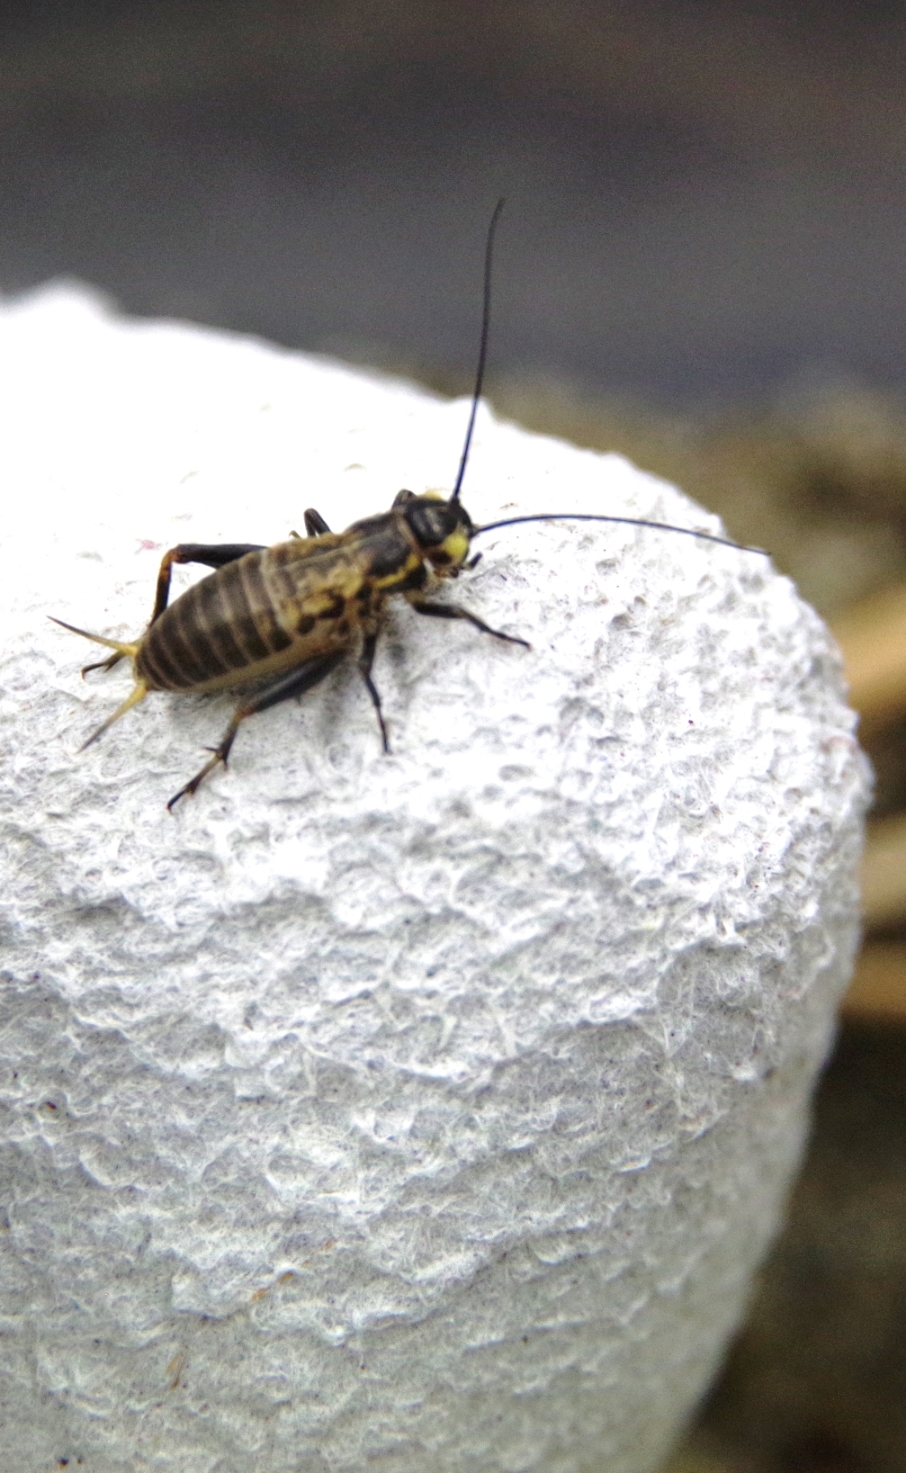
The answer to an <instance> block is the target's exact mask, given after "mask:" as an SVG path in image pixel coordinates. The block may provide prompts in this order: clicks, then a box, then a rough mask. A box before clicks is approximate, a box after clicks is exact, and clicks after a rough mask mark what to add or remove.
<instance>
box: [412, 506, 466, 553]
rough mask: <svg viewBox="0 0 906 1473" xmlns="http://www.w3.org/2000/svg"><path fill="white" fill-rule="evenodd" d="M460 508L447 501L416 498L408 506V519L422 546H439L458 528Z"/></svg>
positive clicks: (414, 534)
mask: <svg viewBox="0 0 906 1473" xmlns="http://www.w3.org/2000/svg"><path fill="white" fill-rule="evenodd" d="M458 520H459V512H458V508H456V507H451V506H450V505H449V504H448V503H447V502H445V501H423V500H422V499H421V498H418V497H417V498H415V499H414V500H413V501H412V502H411V503H409V504H407V506H406V521H407V522H408V523H409V526H410V528H411V529H412V534H413V536H414V537H415V539H416V541H417V542H418V543H419V545H420V546H421V547H437V546H438V545H439V544H440V543H441V542H443V540H444V538H445V537H448V536H449V535H450V533H451V532H453V531H454V530H455V528H456V524H457V522H458Z"/></svg>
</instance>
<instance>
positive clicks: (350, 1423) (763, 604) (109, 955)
mask: <svg viewBox="0 0 906 1473" xmlns="http://www.w3.org/2000/svg"><path fill="white" fill-rule="evenodd" d="M0 335H2V354H0V361H2V374H3V381H2V391H0V392H2V415H3V431H2V459H3V477H2V483H3V485H4V487H5V511H4V528H5V533H6V536H5V539H4V541H5V545H4V564H3V584H4V592H5V595H6V597H5V598H4V605H5V609H6V612H5V616H4V622H3V630H2V640H0V653H2V666H3V669H2V680H3V692H2V706H0V742H2V769H0V786H2V791H0V844H2V856H3V873H4V884H3V892H2V900H0V904H2V924H3V952H2V965H3V967H4V969H5V970H4V975H3V984H2V993H0V1001H2V1013H3V1016H2V1020H0V1102H2V1120H3V1142H2V1146H0V1150H2V1165H0V1187H2V1192H0V1195H2V1200H3V1204H4V1210H5V1212H6V1214H7V1217H8V1222H7V1223H6V1225H5V1230H4V1231H3V1232H2V1235H0V1255H2V1257H0V1288H2V1303H0V1315H2V1319H0V1327H2V1340H0V1370H2V1387H0V1397H2V1417H0V1464H2V1466H3V1467H7V1468H10V1469H13V1468H14V1469H15V1470H16V1473H44V1470H46V1469H50V1468H53V1467H55V1466H57V1461H58V1460H62V1459H63V1458H68V1459H69V1460H70V1465H71V1466H75V1465H76V1464H77V1462H78V1460H79V1459H81V1466H82V1467H84V1468H86V1469H89V1470H91V1473H112V1470H133V1469H142V1468H148V1469H160V1470H167V1473H171V1470H180V1473H182V1470H185V1473H328V1470H329V1473H346V1470H350V1473H351V1470H356V1473H360V1470H363V1469H366V1468H369V1469H370V1468H375V1469H380V1470H382V1473H410V1470H411V1473H415V1470H418V1473H425V1470H427V1469H430V1470H431V1473H454V1470H456V1473H461V1470H469V1473H498V1470H499V1473H503V1470H506V1473H517V1470H520V1473H521V1470H538V1473H576V1470H605V1469H606V1470H607V1473H642V1470H645V1469H649V1468H651V1467H653V1466H654V1465H655V1464H656V1462H657V1461H658V1459H659V1457H660V1456H661V1455H662V1453H663V1451H664V1449H665V1447H666V1445H667V1444H668V1442H669V1439H670V1437H671V1435H672V1434H673V1432H674V1431H675V1428H676V1425H677V1423H678V1420H679V1419H680V1418H681V1417H682V1416H683V1415H684V1414H685V1413H687V1411H688V1409H689V1407H690V1405H691V1403H692V1401H693V1400H694V1398H695V1396H696V1395H697V1394H698V1393H699V1391H700V1390H701V1388H702V1386H703V1384H704V1382H705V1380H706V1378H707V1376H708V1374H709V1372H710V1370H711V1368H712V1367H713V1365H714V1362H715V1358H716V1356H717V1354H718V1353H719V1350H720V1348H721V1347H722V1345H723V1343H724V1342H725V1339H726V1336H727V1334H728V1333H729V1331H730V1329H731V1328H732V1326H733V1324H734V1321H735V1319H736V1317H737V1315H738V1312H739V1310H740V1306H741V1304H742V1303H743V1300H744V1295H745V1289H746V1283H747V1280H748V1277H749V1275H750V1273H751V1270H752V1267H753V1266H754V1264H755V1263H756V1261H757V1259H758V1257H759V1255H760V1254H761V1252H762V1250H763V1248H764V1245H765V1243H766V1242H767V1240H768V1239H769V1236H770V1234H771V1232H772V1230H773V1229H774V1227H775V1226H776V1223H777V1220H778V1213H779V1210H780V1204H781V1202H782V1196H783V1191H784V1188H785V1185H786V1183H787V1181H788V1178H789V1175H790V1172H791V1170H792V1168H793V1165H794V1163H795V1161H796V1158H797V1154H798V1152H799V1149H800V1143H801V1139H802V1132H803V1127H804V1122H805V1118H806V1103H807V1096H808V1091H809V1086H810V1084H811V1081H812V1079H813V1076H814V1073H815V1070H816V1068H817V1067H818V1065H819V1062H820V1060H821V1058H822V1056H823V1054H824V1052H825V1049H826V1045H827V1040H828V1036H829V1030H830V1027H831V1019H832V1013H833V1007H834V1003H835V1000H836V998H837V996H838V994H839V992H840V990H841V988H842V987H843V985H844V982H845V979H846V976H847V972H848V968H849V965H850V960H851V952H852V947H853V939H854V929H855V916H856V894H855V884H854V874H855V869H856V862H857V852H858V844H859V828H860V816H861V809H862V805H863V801H864V790H865V776H864V770H863V767H862V765H861V762H860V759H859V757H858V753H857V749H856V746H855V743H854V740H853V736H852V722H851V717H850V714H849V713H848V711H847V710H846V707H845V704H844V701H843V698H842V695H841V683H840V673H839V666H838V662H837V658H836V656H835V654H834V653H833V651H832V649H831V647H830V646H829V641H828V637H827V635H826V632H825V630H824V628H823V627H822V625H821V624H820V622H819V620H818V619H817V618H816V616H815V615H814V614H813V613H812V612H811V611H810V610H809V609H808V608H806V607H804V606H803V605H802V604H801V602H799V600H798V599H797V596H796V594H795V592H794V590H793V588H792V587H791V585H790V584H789V582H787V581H786V580H785V579H784V578H781V577H778V576H776V575H775V574H774V573H773V572H772V571H771V568H770V565H769V564H768V563H767V562H766V560H764V559H762V558H760V557H754V556H747V555H746V554H744V553H741V552H735V551H731V550H729V549H726V548H721V547H716V546H713V545H709V544H707V543H701V542H694V541H692V540H690V539H688V538H682V537H672V536H669V535H665V534H660V533H656V532H645V531H640V530H637V529H632V528H621V527H607V526H591V527H581V526H576V525H572V526H570V525H569V524H559V525H547V526H529V527H525V528H521V529H515V528H514V529H509V530H507V531H506V532H501V533H499V534H494V535H492V536H489V537H487V538H485V539H483V540H482V544H481V545H482V546H483V551H484V554H485V557H484V561H483V562H482V564H481V566H480V567H479V568H478V569H477V570H476V571H475V572H474V573H473V574H471V575H467V576H466V577H464V578H462V579H461V580H460V582H459V585H458V587H457V589H456V593H457V596H458V597H459V598H461V599H462V601H463V602H467V603H468V604H469V605H470V606H471V607H472V608H474V609H475V610H476V611H478V612H480V613H481V614H482V615H483V616H484V617H485V618H487V619H488V620H489V621H490V622H491V623H492V624H499V625H502V626H503V627H504V628H506V629H508V630H510V631H513V632H517V631H518V632H519V633H522V634H524V635H526V636H527V637H528V638H529V639H530V640H531V642H532V646H533V648H532V650H531V651H530V652H528V651H525V650H523V649H520V648H517V647H509V646H501V645H498V644H496V643H495V642H494V641H492V640H488V639H485V638H483V637H482V636H481V635H480V634H478V633H477V632H476V631H474V630H472V629H470V628H469V627H467V626H460V625H446V624H437V623H435V622H434V621H430V620H425V619H419V618H417V616H415V615H414V614H413V613H412V612H411V611H409V610H408V609H406V608H405V607H401V608H394V610H393V612H392V614H391V615H390V617H389V618H388V628H387V634H386V637H385V639H384V642H383V645H382V647H381V649H380V652H379V657H378V661H377V666H376V676H377V680H378V682H379V684H380V687H381V689H382V691H383V694H384V698H385V702H386V711H387V717H388V722H389V725H390V729H391V737H392V742H393V746H394V751H393V755H392V756H390V757H385V756H384V755H382V752H381V749H380V744H379V740H378V736H377V731H376V727H375V723H374V718H373V713H372V711H371V708H370V705H369V702H368V700H367V696H366V694H365V692H364V690H363V689H362V687H361V685H360V682H359V680H358V678H357V676H356V674H355V671H354V669H349V670H345V669H344V670H341V671H340V672H338V673H336V674H335V675H334V676H333V677H332V678H331V679H330V680H329V681H328V682H327V683H325V685H324V686H323V687H321V688H320V689H319V690H317V691H316V692H313V693H312V694H311V695H310V696H308V697H306V699H305V701H304V702H303V703H302V705H301V706H297V705H296V704H295V703H292V704H290V705H287V706H284V707H280V708H278V709H276V710H274V711H271V712H269V713H267V714H265V715H262V716H260V717H257V718H255V719H254V720H252V721H250V722H249V723H248V724H247V726H246V727H244V729H243V731H242V732H241V734H240V738H239V740H238V741H237V745H236V748H235V752H234V759H233V761H232V764H231V767H230V771H229V772H228V773H226V774H223V773H221V774H218V775H216V776H215V777H214V778H213V779H212V780H211V781H210V782H209V783H208V785H207V786H206V787H205V788H203V789H202V790H201V791H200V793H199V794H198V796H197V797H196V798H195V799H194V800H192V801H190V802H186V803H184V804H183V805H182V806H181V807H180V808H179V809H178V810H177V812H176V814H175V816H173V817H171V816H170V815H169V814H168V813H167V812H166V809H165V807H164V803H165V800H166V799H167V798H168V797H169V796H170V794H171V793H172V792H173V791H174V790H175V788H176V787H178V786H179V785H180V784H181V783H182V782H183V781H184V779H185V778H186V777H187V776H188V775H190V774H191V772H193V771H194V770H195V768H196V766H197V765H198V762H199V748H200V747H201V746H202V745H204V744H205V743H206V742H211V741H213V740H215V739H216V738H217V737H218V736H219V735H220V732H221V729H222V727H223V726H224V725H225V723H226V720H227V717H228V713H229V709H230V702H229V701H228V700H227V699H226V698H223V699H221V698H217V699H208V700H204V701H202V700H200V699H188V698H182V699H179V698H174V697H168V696H156V697H154V698H150V699H149V700H148V701H147V702H146V703H145V704H144V706H142V707H140V708H139V709H138V710H137V711H136V712H134V713H131V714H130V715H129V716H128V717H127V718H126V719H125V720H124V721H123V722H122V723H121V724H120V725H119V726H117V727H115V728H114V729H113V730H112V731H111V732H110V733H109V735H108V736H107V737H106V738H105V739H104V741H103V742H102V743H100V744H99V745H98V746H97V747H94V748H92V749H91V750H90V751H88V752H86V753H85V754H84V755H82V756H76V755H75V749H76V748H77V746H78V745H79V743H80V742H81V741H82V740H83V739H84V737H85V736H86V735H87V733H88V732H89V731H91V730H92V728H93V727H94V726H95V725H96V724H97V723H98V722H99V721H100V720H101V719H103V717H104V716H105V715H106V714H107V713H108V712H109V711H110V710H111V709H112V708H113V705H114V704H115V702H116V701H118V700H119V699H121V697H122V695H123V694H124V693H125V691H126V690H127V689H128V677H127V676H126V675H125V674H124V673H122V672H121V671H117V672H115V673H114V674H112V675H109V676H107V677H101V678H98V677H97V676H95V677H94V678H93V683H92V681H91V679H89V681H86V682H83V681H81V680H80V679H79V674H78V671H79V666H80V664H81V663H82V662H83V661H84V660H85V659H86V658H87V659H90V658H92V657H93V655H92V649H91V646H88V645H83V644H82V643H80V642H79V641H78V640H77V639H75V638H74V637H73V636H71V635H68V634H66V633H64V632H63V631H62V630H60V629H58V628H57V627H56V626H54V625H52V624H51V623H49V622H48V620H47V619H46V617H45V615H46V614H47V613H54V614H56V615H59V616H60V617H62V618H64V619H67V620H70V621H71V622H73V623H77V624H82V625H84V626H86V627H90V628H95V629H98V630H100V631H102V632H106V633H113V634H116V635H118V636H122V637H130V636H133V635H135V634H136V633H137V632H138V631H139V630H140V629H141V628H142V626H143V624H144V621H145V619H146V617H147V614H148V612H149V609H150V604H151V598H152V589H153V581H154V577H155V573H156V567H157V562H158V560H159V557H160V555H161V552H162V551H163V550H164V549H165V548H166V547H167V546H169V545H171V544H172V543H174V542H177V541H186V540H198V541H210V542H216V541H221V540H223V541H236V540H249V541H260V542H269V541H276V540H280V539H282V538H283V537H285V536H286V534H287V533H288V531H289V529H290V528H292V527H297V526H299V524H300V522H301V518H302V512H303V509H304V508H305V507H306V506H308V505H314V506H315V507H317V508H318V509H319V510H320V511H321V512H322V513H323V514H324V515H325V516H326V517H327V519H328V521H329V522H330V523H331V525H332V526H335V527H342V526H344V525H346V524H347V523H348V522H349V521H351V520H352V519H353V518H354V517H356V516H360V515H362V514H366V513H368V512H372V511H377V510H382V509H384V508H385V507H387V506H388V505H389V503H390V501H391V499H392V497H393V495H394V493H395V492H396V491H397V490H398V489H399V487H400V486H404V485H405V486H408V487H410V488H412V489H414V490H416V491H421V490H424V489H426V488H430V487H442V486H444V485H446V486H449V484H450V479H451V477H452V475H453V472H454V470H455V466H456V462H457V457H458V452H459V446H460V442H461V437H462V433H463V429H464V425H465V419H466V406H465V404H463V403H457V404H447V403H443V402H439V401H437V400H434V399H432V398H431V397H429V396H427V395H425V394H424V393H422V392H420V391H417V390H416V389H414V388H412V387H410V386H408V385H405V384H398V383H393V382H390V381H387V380H383V379H377V378H374V377H369V376H366V375H362V374H356V373H352V372H350V371H347V370H346V369H343V368H341V367H338V366H336V365H334V364H331V363H327V362H321V361H315V360H311V359H306V358H302V357H299V356H293V355H290V354H287V353H283V352H280V351H277V350H274V349H272V348H269V347H267V346H265V345H262V344H259V343H256V342H253V341H246V340H241V339H236V338H229V337H226V336H223V335H219V334H215V333H213V332H205V331H201V330H199V329H195V328H188V327H183V326H178V325H172V324H160V323H138V322H128V321H123V320H118V319H116V318H114V317H111V316H109V315H107V314H106V312H105V311H104V310H103V308H102V306H101V305H99V304H98V303H97V301H96V300H95V299H92V298H90V297H89V296H86V295H84V294H79V293H78V292H77V291H75V290H64V289H60V288H58V289H55V290H50V291H48V292H45V293H43V294H40V295H38V296H36V297H33V298H31V299H29V300H26V301H24V302H20V303H18V304H16V303H13V304H8V305H7V306H6V308H5V309H4V311H3V313H2V315H0ZM464 500H465V503H466V505H467V506H468V507H469V509H470V511H471V512H472V515H473V517H475V518H476V519H479V520H488V519H490V518H491V517H492V516H494V515H497V514H499V513H501V511H505V510H510V509H517V508H518V509H525V510H554V509H560V510H578V511H589V510H598V511H611V512H615V513H618V514H619V513H622V514H629V515H642V516H646V517H652V516H654V517H659V518H667V519H669V520H673V521H678V522H681V523H685V524H690V525H696V526H700V527H709V526H710V527H712V528H713V527H714V525H715V524H714V522H713V520H712V519H710V518H708V517H707V516H706V515H705V514H704V513H702V512H701V511H700V510H699V509H697V508H695V507H694V506H692V504H691V503H689V502H688V501H686V500H685V499H684V498H682V497H681V496H680V495H679V493H677V492H676V491H674V490H673V489H671V488H670V487H668V486H665V485H664V484H663V483H660V482H658V481H656V480H654V479H653V478H651V477H650V476H646V475H643V474H642V473H640V472H639V471H637V470H635V469H633V468H632V467H631V466H629V465H628V464H626V463H625V462H624V461H622V460H620V459H618V458H615V457H609V456H600V455H594V454H591V453H587V452H582V451H579V450H576V449H574V448H572V447H570V446H568V445H565V444H561V443H558V442H556V441H554V440H550V439H542V438H539V437H537V436H532V435H529V434H526V433H525V432H523V431H521V430H519V429H517V428H514V427H512V426H507V425H501V424H496V423H494V422H493V420H492V418H491V417H490V415H489V414H487V413H486V412H483V413H482V415H481V417H480V421H479V431H478V434H477V438H476V443H475V446H474V450H473V458H472V463H471V466H470V470H469V474H468V478H467V482H466V488H465V494H464ZM476 545H479V544H476ZM186 576H188V575H186Z"/></svg>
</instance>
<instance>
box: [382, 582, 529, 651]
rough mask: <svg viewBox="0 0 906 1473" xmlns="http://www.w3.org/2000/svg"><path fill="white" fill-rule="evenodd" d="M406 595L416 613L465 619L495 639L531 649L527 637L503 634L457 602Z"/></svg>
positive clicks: (432, 616)
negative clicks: (432, 600)
mask: <svg viewBox="0 0 906 1473" xmlns="http://www.w3.org/2000/svg"><path fill="white" fill-rule="evenodd" d="M406 596H407V598H408V600H409V603H410V604H411V605H412V607H413V608H414V610H415V612H416V613H417V614H427V615H428V616H429V617H430V618H432V619H466V620H468V622H469V623H470V624H474V625H475V628H476V629H480V630H481V632H482V634H493V636H494V638H495V639H504V640H506V642H507V644H521V645H522V646H523V647H524V648H525V649H527V650H530V649H531V645H530V644H529V642H528V640H527V639H520V638H519V636H518V635H516V634H504V633H503V632H502V630H500V629H492V628H491V626H490V624H486V623H485V622H484V620H483V619H479V617H478V615H477V614H472V613H470V612H469V610H468V609H463V608H461V607H460V606H459V604H432V603H429V602H428V600H427V599H423V598H413V596H412V595H411V594H407V595H406Z"/></svg>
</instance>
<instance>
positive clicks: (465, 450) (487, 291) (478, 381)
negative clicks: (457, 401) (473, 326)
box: [450, 199, 504, 501]
mask: <svg viewBox="0 0 906 1473" xmlns="http://www.w3.org/2000/svg"><path fill="white" fill-rule="evenodd" d="M503 203H504V202H503V200H502V199H499V200H498V201H497V204H496V206H495V207H494V213H493V215H492V216H491V223H490V225H489V226H488V240H487V244H486V246H485V248H484V307H483V309H482V314H481V347H480V348H479V350H478V372H477V374H476V375H475V392H474V393H473V395H472V412H471V414H470V415H469V428H468V429H467V430H466V441H465V444H464V445H463V447H462V459H461V460H460V462H459V471H458V473H457V476H456V485H455V486H454V487H453V495H452V496H451V497H450V500H451V501H458V500H459V493H460V491H461V490H462V478H463V476H464V475H465V473H466V461H467V460H468V458H469V446H470V445H471V443H472V431H473V430H474V428H475V416H476V415H477V413H478V401H479V400H480V398H481V386H482V383H483V382H484V366H485V363H486V361H487V356H488V333H489V332H490V329H491V263H492V261H493V257H494V232H495V230H496V229H497V221H498V220H499V219H500V212H501V210H502V209H503Z"/></svg>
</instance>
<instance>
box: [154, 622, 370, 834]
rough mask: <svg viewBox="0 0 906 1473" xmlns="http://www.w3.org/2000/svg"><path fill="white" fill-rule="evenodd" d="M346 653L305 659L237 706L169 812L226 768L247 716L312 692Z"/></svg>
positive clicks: (172, 803) (170, 804)
mask: <svg viewBox="0 0 906 1473" xmlns="http://www.w3.org/2000/svg"><path fill="white" fill-rule="evenodd" d="M345 654H346V651H345V650H333V651H332V652H331V653H330V654H329V655H317V656H315V657H314V658H313V659H311V660H306V661H305V663H304V664H302V665H298V666H297V667H296V669H295V670H291V671H290V673H289V674H288V675H284V677H283V678H282V680H278V681H276V682H275V684H274V685H269V686H267V687H266V688H265V689H264V690H262V691H259V692H258V694H257V695H255V696H253V697H252V698H251V700H248V701H244V702H243V704H242V705H241V706H237V708H236V710H235V711H234V712H233V717H232V720H231V721H230V724H229V726H228V727H227V729H226V731H225V732H224V734H223V738H222V740H221V741H220V743H219V745H218V746H216V747H209V748H208V750H209V751H210V752H211V753H212V754H213V755H212V756H211V757H210V759H209V760H208V761H207V762H206V763H205V765H204V767H203V768H202V769H201V771H200V772H196V774H195V776H194V777H193V778H192V779H191V780H190V781H189V782H187V783H186V785H185V787H183V788H180V790H179V792H178V793H174V795H173V797H172V798H171V799H170V801H169V803H168V804H167V807H168V808H169V810H170V812H171V813H172V812H173V809H174V807H175V805H176V804H177V803H178V802H179V800H180V798H185V797H190V796H191V795H192V793H194V792H195V791H196V790H197V789H198V788H199V787H200V786H201V784H202V783H203V782H204V780H205V778H206V777H207V775H208V773H209V772H213V771H214V768H215V767H218V766H219V765H220V764H221V763H223V766H224V767H226V765H227V759H228V758H229V755H230V748H231V747H232V745H233V742H234V741H235V740H236V733H237V731H238V730H239V727H240V725H241V724H242V722H243V721H245V719H246V717H247V716H254V715H256V713H257V712H258V711H267V710H268V708H269V707H270V706H277V705H279V704H280V702H281V701H288V700H290V698H291V697H292V696H301V695H304V694H305V692H306V691H307V690H311V688H312V686H314V685H317V684H318V682H319V681H321V680H323V679H324V677H325V675H329V674H330V672H331V670H333V668H334V666H335V665H338V664H339V663H340V661H341V660H342V659H343V657H344V656H345Z"/></svg>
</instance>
